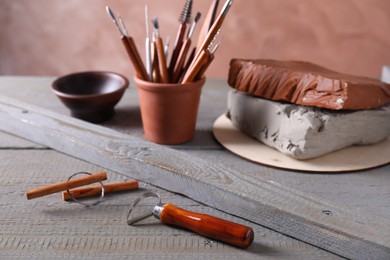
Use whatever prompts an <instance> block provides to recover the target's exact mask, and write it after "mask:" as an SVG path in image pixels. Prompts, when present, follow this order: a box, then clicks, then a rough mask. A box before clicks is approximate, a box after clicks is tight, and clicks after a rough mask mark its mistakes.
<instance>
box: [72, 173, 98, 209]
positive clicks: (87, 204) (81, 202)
mask: <svg viewBox="0 0 390 260" xmlns="http://www.w3.org/2000/svg"><path fill="white" fill-rule="evenodd" d="M78 174H87V175H92V173H89V172H76V173H74V174H72V175H71V176H69V178H68V181H70V180H71V179H72V178H73V177H74V176H76V175H78ZM99 183H100V185H101V186H102V194H101V195H100V197H99V199H97V201H95V202H93V203H86V202H83V201H80V200H78V199H76V198H75V197H74V196H73V195H72V193H71V192H70V191H69V190H66V192H67V193H68V195H69V197H70V198H71V199H72V200H73V201H74V202H77V203H79V204H82V205H84V206H87V207H91V206H95V205H97V204H99V203H100V202H102V201H103V199H104V185H103V183H102V182H101V181H99Z"/></svg>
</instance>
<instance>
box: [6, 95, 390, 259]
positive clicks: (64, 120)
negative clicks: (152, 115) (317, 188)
mask: <svg viewBox="0 0 390 260" xmlns="http://www.w3.org/2000/svg"><path fill="white" fill-rule="evenodd" d="M0 111H1V113H0V119H1V120H2V121H3V122H6V124H2V125H1V126H0V128H1V129H2V130H3V131H7V132H12V133H14V134H17V135H19V136H23V137H24V138H27V139H29V140H33V141H35V142H38V143H42V144H44V145H47V146H49V147H52V148H54V149H57V150H59V151H62V152H64V153H67V154H70V155H72V156H74V157H76V158H81V159H84V160H87V161H89V162H91V163H94V164H97V165H100V166H102V167H106V168H109V169H110V170H112V171H115V172H118V173H122V174H125V175H127V176H130V177H132V178H135V179H138V180H141V181H144V182H147V183H153V184H154V185H157V186H159V187H163V188H165V189H168V190H170V191H173V192H177V193H181V194H185V195H187V196H189V197H190V198H193V199H195V200H197V201H200V202H203V203H205V204H206V205H210V206H212V207H215V208H217V209H220V210H223V211H226V212H228V213H230V214H233V215H236V216H240V217H242V218H244V219H247V220H250V221H252V222H254V223H257V224H260V225H264V226H267V227H269V228H271V229H274V230H276V231H279V232H281V233H283V234H287V235H289V236H292V237H295V238H298V239H300V240H303V241H305V242H307V243H310V244H313V245H316V246H318V247H321V248H323V249H326V250H328V251H330V252H334V253H336V254H339V255H342V256H345V257H351V258H367V257H369V258H371V259H373V258H378V259H381V258H386V257H389V254H390V237H389V236H390V232H389V225H388V221H387V220H384V219H381V218H379V217H371V216H366V215H362V214H359V213H356V212H352V211H349V210H345V209H343V208H340V207H337V206H334V205H332V204H330V203H327V202H325V201H320V200H318V199H315V198H312V197H310V196H307V195H306V194H304V193H301V192H299V191H296V190H293V189H290V188H287V187H285V186H283V185H280V184H278V183H276V182H273V181H267V180H266V179H263V178H261V177H260V176H257V177H256V178H253V176H249V175H247V174H246V173H245V172H241V171H239V170H236V169H234V168H231V169H228V168H227V167H225V166H223V165H219V164H216V163H211V162H208V161H205V160H202V159H199V158H196V157H193V156H190V155H189V154H186V153H182V152H178V151H175V150H172V149H169V148H166V147H162V146H158V145H154V144H151V143H147V142H144V141H142V140H140V139H137V138H134V137H131V136H128V135H125V134H121V133H118V132H116V131H113V130H110V129H107V128H103V127H99V126H96V125H91V124H88V123H85V122H82V121H79V120H76V119H73V118H69V117H66V116H62V115H59V114H56V113H52V112H50V111H47V110H45V109H41V108H38V107H35V106H31V105H28V104H25V103H22V102H18V101H16V100H13V99H9V98H4V97H1V98H0ZM32 129H34V131H32ZM130 169H131V170H130ZM205 194H206V196H205Z"/></svg>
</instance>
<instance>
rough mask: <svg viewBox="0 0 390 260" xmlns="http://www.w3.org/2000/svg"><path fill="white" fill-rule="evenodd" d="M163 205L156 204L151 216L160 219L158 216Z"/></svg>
mask: <svg viewBox="0 0 390 260" xmlns="http://www.w3.org/2000/svg"><path fill="white" fill-rule="evenodd" d="M164 205H165V204H162V203H159V204H157V205H156V206H155V207H154V209H153V215H154V216H155V217H156V218H157V219H160V215H161V212H162V211H163V209H164Z"/></svg>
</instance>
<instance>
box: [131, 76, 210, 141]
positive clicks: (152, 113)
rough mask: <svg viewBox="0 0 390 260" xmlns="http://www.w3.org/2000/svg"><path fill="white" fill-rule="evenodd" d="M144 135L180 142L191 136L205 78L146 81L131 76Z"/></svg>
mask: <svg viewBox="0 0 390 260" xmlns="http://www.w3.org/2000/svg"><path fill="white" fill-rule="evenodd" d="M134 81H135V84H136V86H137V88H138V95H139V100H140V108H141V117H142V125H143V128H144V132H145V133H144V135H145V138H146V139H147V140H149V141H151V142H154V143H158V144H182V143H186V142H188V141H190V140H191V139H192V138H193V137H194V133H195V126H196V118H197V115H198V107H199V101H200V95H201V92H202V87H203V85H204V83H205V81H206V79H205V78H202V79H201V80H199V81H197V82H192V83H187V84H164V83H154V82H147V81H143V80H140V79H138V78H137V77H134Z"/></svg>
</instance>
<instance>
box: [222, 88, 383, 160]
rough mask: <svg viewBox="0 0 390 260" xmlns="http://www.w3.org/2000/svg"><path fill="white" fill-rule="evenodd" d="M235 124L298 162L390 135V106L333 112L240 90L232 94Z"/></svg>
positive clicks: (231, 111) (230, 111) (230, 113)
mask: <svg viewBox="0 0 390 260" xmlns="http://www.w3.org/2000/svg"><path fill="white" fill-rule="evenodd" d="M228 117H229V118H230V119H231V121H232V123H233V125H234V126H235V127H237V128H238V129H240V130H241V131H242V132H244V133H246V134H247V135H249V136H252V137H254V138H256V139H257V140H259V141H261V142H263V143H264V144H266V145H268V146H270V147H273V148H275V149H277V150H279V151H280V152H282V153H284V154H287V155H289V156H291V157H294V158H297V159H310V158H315V157H319V156H321V155H324V154H327V153H330V152H332V151H336V150H339V149H342V148H345V147H348V146H351V145H366V144H373V143H377V142H380V141H382V140H384V139H385V138H386V137H387V136H389V135H390V105H387V106H385V107H382V108H380V109H375V110H358V111H333V110H327V109H320V108H315V107H305V106H299V105H293V104H287V103H279V102H274V101H269V100H265V99H262V98H257V97H252V96H249V95H247V94H244V93H242V92H238V91H234V90H233V91H230V92H229V94H228Z"/></svg>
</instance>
